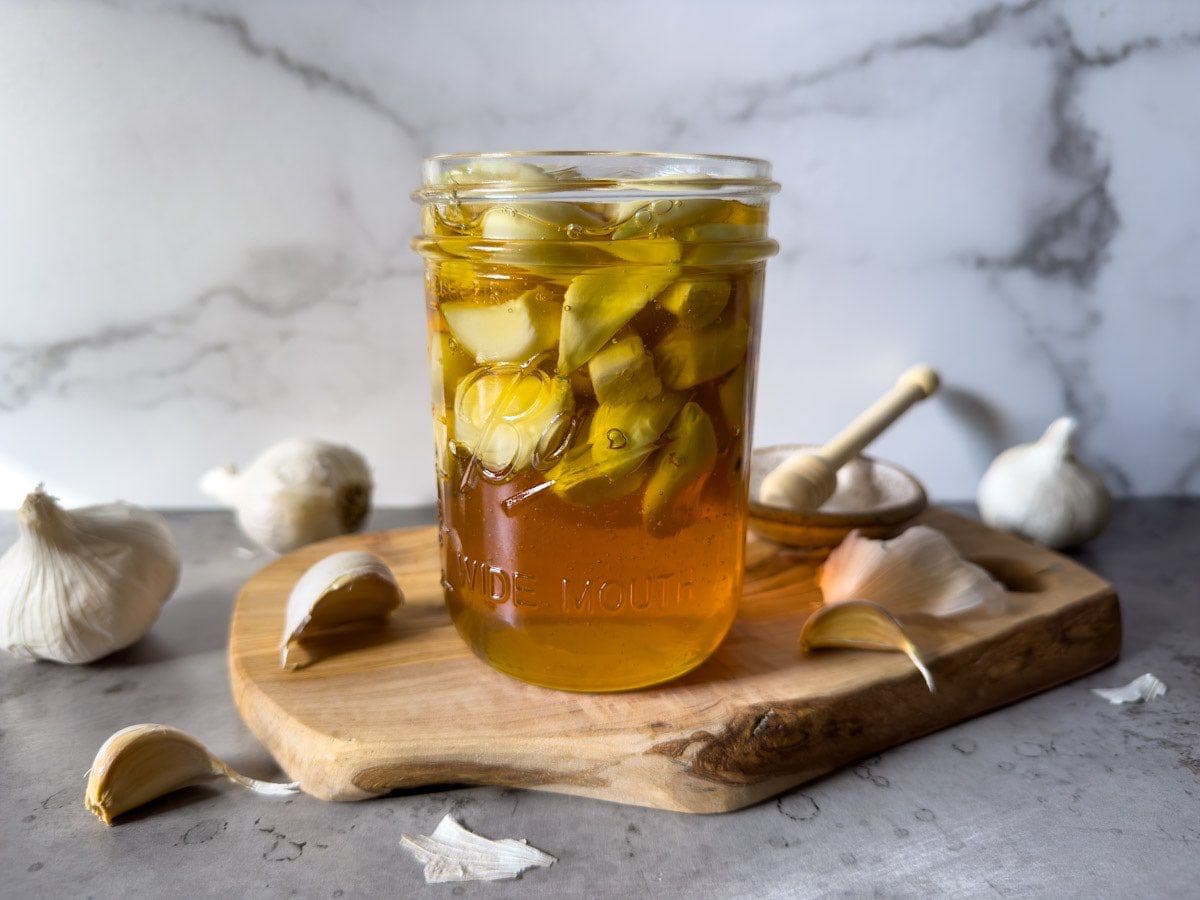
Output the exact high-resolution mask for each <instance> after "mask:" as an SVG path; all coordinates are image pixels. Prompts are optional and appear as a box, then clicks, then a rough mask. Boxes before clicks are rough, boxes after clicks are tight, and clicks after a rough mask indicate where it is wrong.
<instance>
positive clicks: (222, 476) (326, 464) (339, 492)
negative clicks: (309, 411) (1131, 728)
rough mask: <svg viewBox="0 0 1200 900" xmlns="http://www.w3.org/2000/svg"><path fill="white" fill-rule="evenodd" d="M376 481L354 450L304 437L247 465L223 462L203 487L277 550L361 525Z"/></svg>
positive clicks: (284, 443) (259, 539)
mask: <svg viewBox="0 0 1200 900" xmlns="http://www.w3.org/2000/svg"><path fill="white" fill-rule="evenodd" d="M373 487H374V486H373V484H372V481H371V471H370V469H369V468H368V467H367V463H366V460H364V459H363V458H362V456H361V455H359V454H358V453H357V452H356V451H354V450H352V449H351V448H350V447H343V446H339V445H337V444H331V443H328V442H326V441H313V440H302V439H292V440H287V441H282V442H280V443H278V444H275V445H274V446H272V447H269V448H268V449H267V450H265V451H264V452H263V453H262V454H261V455H260V456H259V457H258V458H257V459H255V460H254V462H252V463H251V464H250V465H249V466H247V467H246V469H245V470H244V471H238V469H237V467H236V466H233V465H227V466H222V467H220V468H217V469H213V470H211V471H209V472H208V473H206V474H205V475H204V477H203V478H202V479H201V481H200V489H201V490H202V491H203V492H204V493H206V494H208V495H209V496H210V497H213V498H214V499H216V500H219V501H221V502H222V503H225V504H227V505H229V506H231V507H233V509H234V510H235V512H236V513H237V520H238V524H239V525H240V526H241V528H242V531H244V532H245V533H246V535H247V536H248V537H250V538H252V539H253V540H255V541H257V542H258V543H259V544H262V545H263V546H264V547H267V548H269V549H271V550H274V551H275V552H277V553H285V552H287V551H288V550H294V549H296V548H297V547H300V546H303V545H304V544H310V543H312V542H313V541H319V540H323V539H325V538H331V537H337V536H338V535H341V534H348V533H350V532H352V531H358V529H359V528H361V527H362V525H363V523H364V522H365V521H366V519H367V514H368V513H369V512H370V511H371V492H372V490H373Z"/></svg>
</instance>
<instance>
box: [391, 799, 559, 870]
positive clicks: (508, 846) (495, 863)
mask: <svg viewBox="0 0 1200 900" xmlns="http://www.w3.org/2000/svg"><path fill="white" fill-rule="evenodd" d="M400 846H401V847H403V848H404V849H405V850H407V851H408V852H409V853H411V854H412V855H413V856H414V857H415V858H416V859H417V860H418V861H419V862H422V863H424V864H425V883H426V884H441V883H444V882H448V881H503V880H506V879H509V878H516V877H517V876H518V875H520V874H521V873H522V872H524V871H525V870H526V869H532V868H535V867H537V868H549V867H550V866H552V865H554V863H555V862H557V860H556V859H555V858H554V857H553V856H551V855H550V854H549V853H545V852H543V851H541V850H539V849H538V848H537V847H532V846H530V845H529V843H528V842H527V841H525V840H524V839H521V840H517V839H515V838H502V839H500V840H496V841H493V840H489V839H488V838H485V837H481V836H480V835H478V834H475V833H473V832H471V831H468V830H467V829H465V828H463V827H462V825H460V824H459V823H458V822H456V821H455V820H454V818H453V817H452V816H450V815H446V816H445V817H444V818H443V819H442V821H441V822H439V823H438V826H437V828H435V829H434V831H433V834H430V835H424V834H403V835H401V836H400Z"/></svg>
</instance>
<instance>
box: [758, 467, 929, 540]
mask: <svg viewBox="0 0 1200 900" xmlns="http://www.w3.org/2000/svg"><path fill="white" fill-rule="evenodd" d="M814 449H817V448H816V447H815V446H813V445H811V444H777V445H775V446H773V447H757V448H755V449H754V450H753V451H752V452H751V454H750V527H751V528H752V529H754V531H756V532H757V533H758V534H760V535H761V536H763V537H765V538H767V539H769V540H772V541H775V542H776V543H779V544H787V545H788V546H791V547H800V548H803V549H805V550H811V551H814V552H817V551H821V552H827V551H829V550H832V549H833V548H834V547H836V546H837V545H838V544H840V543H841V542H842V541H843V540H844V539H845V537H846V535H848V534H849V533H850V532H851V531H854V530H855V529H858V530H859V531H861V532H862V533H863V535H864V536H866V537H870V538H887V537H892V536H894V535H896V534H898V533H899V532H900V531H902V530H903V529H904V526H905V525H907V524H908V523H909V522H910V521H912V519H913V518H914V517H916V516H918V515H920V513H921V512H923V511H924V509H925V507H927V506H928V505H929V498H928V497H926V496H925V488H924V487H922V485H921V482H919V481H917V479H916V477H915V476H914V475H912V474H911V473H910V472H908V471H906V470H905V469H902V468H900V467H899V466H898V465H896V464H895V463H890V462H887V461H886V460H881V459H875V458H874V457H871V456H865V455H864V456H863V457H862V458H863V459H866V460H869V461H871V462H872V463H874V464H875V466H876V477H877V478H878V479H879V481H880V482H881V483H882V484H883V485H884V487H885V488H886V490H887V495H888V498H889V499H888V501H887V502H886V503H883V504H881V505H879V506H876V507H873V508H871V509H868V510H862V511H861V512H821V511H818V512H813V513H798V512H794V511H792V510H790V509H784V508H783V507H779V506H767V505H765V504H762V503H759V502H758V500H757V499H756V498H757V497H758V489H759V486H760V485H761V484H762V480H763V477H764V476H765V475H766V474H767V473H768V472H770V471H771V470H772V469H774V468H775V467H776V466H777V465H779V464H780V463H781V462H783V461H784V459H786V458H787V457H788V456H790V455H791V454H793V453H795V452H796V451H797V450H814Z"/></svg>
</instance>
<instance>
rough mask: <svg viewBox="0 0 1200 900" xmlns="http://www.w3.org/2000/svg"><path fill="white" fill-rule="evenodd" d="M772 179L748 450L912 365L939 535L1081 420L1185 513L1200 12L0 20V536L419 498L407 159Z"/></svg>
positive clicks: (420, 388)
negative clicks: (240, 494) (156, 512)
mask: <svg viewBox="0 0 1200 900" xmlns="http://www.w3.org/2000/svg"><path fill="white" fill-rule="evenodd" d="M531 147H590V148H640V149H658V150H684V151H715V152H726V153H745V154H752V155H758V156H765V157H768V158H770V159H771V160H773V161H774V163H775V173H776V177H777V179H778V180H779V181H780V182H782V184H783V186H784V188H783V192H782V193H781V194H780V195H779V196H778V197H777V199H776V200H775V203H774V207H773V216H772V230H773V233H774V235H775V236H776V237H777V238H778V239H779V241H780V243H781V245H782V248H783V249H782V252H781V254H780V255H779V257H778V258H776V259H775V260H774V261H773V262H772V263H771V266H770V270H769V272H770V274H769V277H768V284H767V309H766V313H765V337H764V340H763V347H762V365H761V375H760V382H759V385H760V386H759V399H758V427H757V440H758V442H759V443H767V442H776V441H782V440H787V439H790V438H795V439H819V438H822V437H823V436H825V435H828V434H829V433H830V432H831V431H833V430H835V429H836V428H837V427H838V426H839V425H840V424H841V423H842V422H843V420H845V419H846V418H847V417H848V416H849V415H850V414H852V413H853V412H855V411H856V410H857V409H858V408H859V407H861V406H862V405H864V404H865V403H867V402H868V401H869V400H871V399H872V398H873V397H874V396H875V395H876V394H877V393H878V392H880V391H881V390H882V389H884V388H885V387H886V386H887V385H888V384H889V383H890V381H891V379H892V378H893V377H894V376H895V375H896V374H897V373H898V372H899V371H900V370H901V369H903V368H904V367H905V366H906V365H908V364H909V363H910V362H913V361H916V360H928V361H929V362H931V363H934V364H935V365H937V366H938V367H940V369H941V370H942V372H943V373H944V377H945V381H946V389H945V390H944V391H943V392H942V394H941V395H940V396H939V397H938V398H937V399H936V400H934V401H932V402H931V403H929V404H926V405H925V406H923V407H921V408H919V409H917V410H916V411H914V412H913V413H912V414H911V415H910V416H909V417H908V418H907V419H905V420H904V421H903V422H902V423H901V424H900V425H898V426H897V427H896V428H895V429H894V431H892V432H891V433H889V434H888V435H886V436H885V437H884V438H883V439H882V440H881V441H880V443H879V445H878V447H877V450H878V452H879V453H880V454H882V455H886V456H888V457H891V458H894V459H896V460H897V461H900V462H902V463H903V464H905V465H907V466H909V467H911V468H913V469H915V470H916V471H917V472H918V473H919V474H920V475H921V476H923V478H924V479H925V480H926V482H927V483H928V485H929V486H930V489H931V492H932V493H933V494H934V495H935V496H937V497H939V498H943V499H954V498H964V497H970V496H972V495H973V493H974V488H975V484H976V482H977V479H978V477H979V475H980V474H981V472H982V471H983V468H984V466H985V465H986V464H987V462H988V460H989V459H990V457H991V456H992V454H993V453H995V452H996V451H997V450H998V449H999V448H1000V447H1002V446H1004V445H1007V444H1009V443H1012V442H1015V441H1018V440H1022V439H1027V438H1030V437H1032V436H1033V435H1035V434H1036V433H1037V432H1038V431H1040V429H1041V428H1042V427H1043V426H1045V425H1046V423H1047V422H1049V421H1050V419H1052V418H1053V417H1055V416H1057V415H1059V414H1061V413H1064V412H1069V413H1072V414H1073V415H1075V416H1077V417H1078V418H1079V419H1080V421H1081V423H1082V437H1083V445H1082V454H1083V455H1084V456H1085V457H1087V458H1088V459H1090V460H1092V461H1094V462H1095V463H1096V464H1098V465H1099V466H1100V467H1102V469H1103V471H1104V472H1105V473H1106V475H1107V477H1108V479H1109V481H1110V482H1111V484H1112V485H1113V486H1114V488H1116V489H1118V490H1119V491H1123V492H1129V493H1136V494H1158V493H1165V492H1190V493H1196V492H1198V491H1200V399H1197V394H1196V390H1197V385H1198V384H1200V302H1198V294H1200V4H1198V3H1184V2H1149V0H1141V2H1126V3H1118V2H1104V3H1086V2H1080V3H1069V2H1050V0H1031V2H1026V3H1020V4H1016V3H1005V2H994V0H960V2H918V3H888V2H883V0H880V2H875V3H863V2H839V3H832V2H831V3H791V4H785V3H782V2H780V3H769V2H758V3H752V2H741V3H732V2H713V0H662V2H655V3H649V2H647V3H615V2H607V3H585V2H565V0H559V2H550V0H545V2H507V3H503V4H501V3H495V2H487V0H475V2H458V3H450V2H422V3H400V2H396V3H385V2H382V0H379V2H361V3H357V4H348V3H338V4H332V3H325V2H319V0H312V2H305V3H297V2H269V3H266V2H263V3H243V4H238V3H232V2H225V0H192V2H183V3H176V2H162V3H145V4H143V3H123V2H106V3H101V2H83V0H76V2H22V0H4V2H2V3H0V506H11V505H13V504H15V503H16V502H17V501H18V499H19V497H20V496H21V495H22V494H23V492H24V491H25V490H26V489H27V488H28V487H29V486H30V485H31V484H32V483H34V482H36V481H38V480H43V479H44V480H45V481H46V483H47V485H48V487H49V488H50V489H51V490H52V491H53V492H56V493H58V494H60V495H62V496H64V497H66V498H68V499H70V500H72V501H80V500H86V499H108V498H112V497H117V496H119V497H124V498H128V499H131V500H136V501H140V502H145V503H154V504H164V505H196V504H200V503H202V502H204V498H203V497H202V496H201V495H200V494H199V493H198V492H197V490H196V487H195V481H196V476H197V474H198V473H199V472H200V471H201V470H203V469H204V468H206V467H208V466H210V465H212V464H215V463H218V462H223V461H228V460H245V459H246V458H247V457H249V456H251V455H252V454H253V453H254V452H255V451H256V450H257V449H259V448H261V447H262V446H264V445H265V444H267V443H269V442H271V441H274V440H276V439H278V438H281V437H284V436H290V435H293V434H307V435H319V436H325V437H328V438H331V439H335V440H340V441H345V442H348V443H350V444H353V445H354V446H356V447H359V448H360V449H361V450H362V451H363V452H364V453H365V454H366V455H367V456H368V458H369V459H370V461H371V462H372V464H373V466H374V468H375V470H376V474H377V480H378V491H379V497H380V499H381V500H382V501H384V502H391V503H416V502H427V501H429V500H430V499H431V498H432V496H433V485H432V480H431V464H430V454H431V450H430V448H431V442H432V438H431V431H430V425H429V422H428V403H427V393H428V392H427V388H426V372H425V354H424V330H423V329H424V325H423V318H422V317H423V310H422V298H421V294H420V266H419V262H418V260H417V259H416V258H415V256H414V255H413V254H412V252H411V251H410V250H409V247H408V242H409V239H410V237H411V236H412V234H413V232H414V230H415V227H416V213H415V209H414V207H413V205H412V204H411V202H410V201H409V199H408V194H409V191H410V190H411V189H412V188H413V187H414V186H415V182H416V179H417V174H418V162H419V160H420V158H421V157H422V156H424V155H426V154H429V153H434V152H446V151H456V150H479V149H514V148H531Z"/></svg>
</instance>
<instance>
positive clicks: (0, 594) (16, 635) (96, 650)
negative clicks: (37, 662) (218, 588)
mask: <svg viewBox="0 0 1200 900" xmlns="http://www.w3.org/2000/svg"><path fill="white" fill-rule="evenodd" d="M17 524H18V526H19V527H20V537H19V538H18V539H17V542H16V543H15V544H13V546H12V547H11V548H9V550H8V551H7V552H6V553H5V554H4V555H3V556H2V557H0V647H3V648H4V649H5V650H7V651H8V652H9V653H12V654H13V655H14V656H23V657H26V658H28V659H50V660H54V661H55V662H62V663H89V662H92V661H94V660H97V659H100V658H101V657H104V656H108V655H109V654H110V653H113V652H115V651H117V650H121V649H122V648H124V647H128V646H129V645H130V644H133V643H134V642H135V641H137V640H138V639H139V638H141V637H142V636H143V635H144V634H145V633H146V632H147V631H149V630H150V627H151V626H152V625H153V624H154V622H155V620H156V619H157V618H158V614H159V611H160V610H161V609H162V605H163V604H164V603H165V602H166V601H167V598H168V597H170V596H171V592H172V591H174V590H175V586H176V585H177V584H178V583H179V554H178V552H177V551H176V549H175V542H174V541H173V540H172V539H171V532H170V531H169V530H168V528H167V523H166V521H165V520H164V519H163V517H162V516H160V515H158V513H155V512H151V511H150V510H148V509H141V508H140V507H137V506H133V505H131V504H128V503H108V504H104V505H101V506H85V507H82V508H80V509H70V510H67V509H63V508H62V507H61V506H59V505H58V503H57V502H55V499H54V498H53V497H51V496H50V495H49V494H47V493H46V492H45V491H43V490H42V488H41V486H40V485H39V486H38V487H37V489H36V490H34V491H33V492H32V493H30V494H29V496H27V497H26V498H25V502H24V503H23V504H21V508H20V509H19V510H17Z"/></svg>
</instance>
